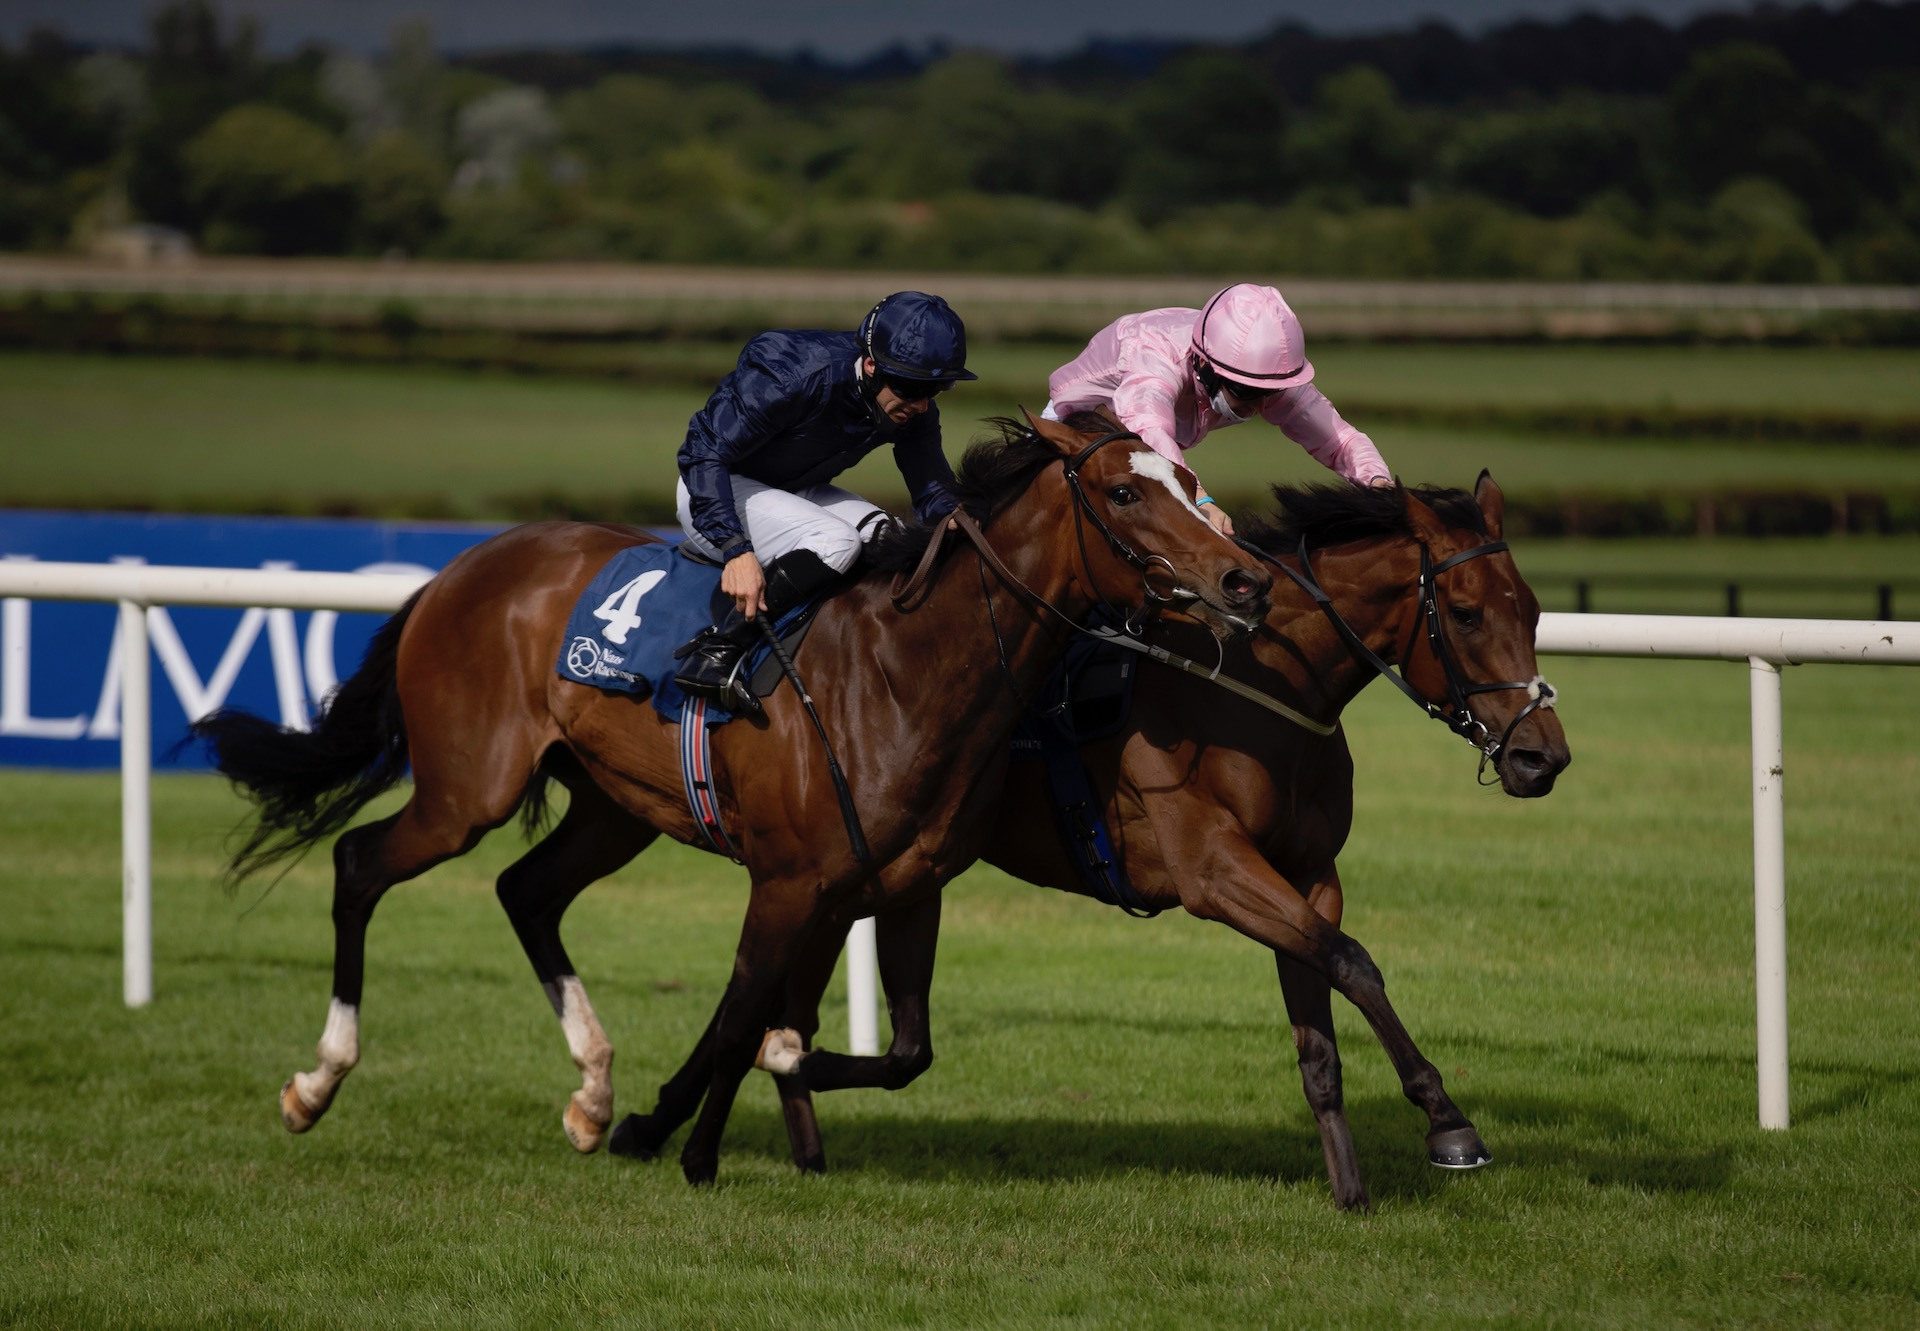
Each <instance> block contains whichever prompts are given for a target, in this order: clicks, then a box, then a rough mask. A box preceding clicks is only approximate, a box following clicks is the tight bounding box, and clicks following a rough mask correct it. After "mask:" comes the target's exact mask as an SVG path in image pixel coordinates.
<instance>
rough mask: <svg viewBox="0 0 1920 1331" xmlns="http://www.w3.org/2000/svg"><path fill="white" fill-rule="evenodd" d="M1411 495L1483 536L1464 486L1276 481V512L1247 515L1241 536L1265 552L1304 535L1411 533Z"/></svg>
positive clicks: (1321, 540) (1336, 539)
mask: <svg viewBox="0 0 1920 1331" xmlns="http://www.w3.org/2000/svg"><path fill="white" fill-rule="evenodd" d="M1408 495H1412V496H1413V497H1414V498H1415V499H1418V500H1419V501H1420V502H1421V503H1423V504H1425V505H1426V506H1427V507H1429V508H1431V509H1432V510H1433V511H1434V512H1435V513H1437V514H1438V515H1439V516H1440V520H1441V521H1442V522H1444V523H1446V524H1447V525H1448V526H1449V527H1463V528H1466V529H1467V530H1469V531H1472V532H1476V533H1478V534H1479V535H1482V536H1485V535H1486V534H1487V528H1486V518H1485V517H1484V516H1483V515H1482V514H1481V512H1480V505H1479V504H1478V503H1476V502H1475V501H1474V498H1473V496H1472V495H1470V494H1468V493H1467V492H1466V491H1465V490H1451V489H1447V488H1445V487H1443V486H1438V485H1402V484H1400V483H1399V482H1398V481H1396V482H1394V484H1392V485H1391V486H1384V485H1380V486H1375V485H1348V484H1345V483H1336V484H1332V485H1276V486H1274V487H1273V498H1274V501H1275V502H1276V503H1278V504H1279V505H1280V510H1279V512H1277V513H1276V514H1274V515H1273V516H1272V517H1271V518H1258V517H1256V518H1249V519H1248V520H1247V522H1246V524H1245V527H1244V529H1243V531H1242V535H1244V536H1245V537H1246V539H1247V540H1249V541H1251V542H1253V544H1255V545H1257V546H1259V547H1260V548H1261V549H1262V550H1265V551H1266V552H1267V553H1268V554H1274V555H1284V554H1292V553H1293V552H1294V551H1295V550H1297V549H1299V548H1300V542H1301V540H1302V539H1304V540H1305V541H1306V543H1307V545H1308V546H1310V547H1318V546H1327V545H1344V544H1346V543H1347V542H1349V541H1365V540H1373V539H1377V538H1380V537H1393V536H1411V535H1413V528H1412V527H1411V526H1410V525H1409V524H1408V522H1407V506H1406V496H1408Z"/></svg>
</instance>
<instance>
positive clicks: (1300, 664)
mask: <svg viewBox="0 0 1920 1331" xmlns="http://www.w3.org/2000/svg"><path fill="white" fill-rule="evenodd" d="M1313 573H1314V576H1315V578H1317V579H1318V581H1319V583H1320V586H1321V588H1322V589H1323V590H1324V591H1325V592H1326V593H1327V595H1328V596H1329V597H1330V598H1331V599H1332V601H1333V608H1334V609H1335V610H1336V611H1338V612H1339V615H1340V617H1341V618H1342V619H1344V620H1345V621H1346V622H1347V626H1348V627H1349V628H1351V629H1352V630H1353V632H1354V634H1355V636H1357V637H1358V638H1359V639H1360V641H1361V642H1363V643H1365V644H1366V645H1367V647H1368V649H1369V650H1371V651H1372V652H1373V653H1374V654H1375V655H1377V656H1379V657H1380V658H1382V659H1383V660H1385V661H1387V662H1389V663H1390V664H1397V663H1398V662H1399V658H1400V653H1401V651H1402V649H1403V648H1404V647H1405V645H1406V635H1407V627H1408V619H1407V616H1408V614H1409V613H1411V612H1412V610H1413V597H1412V595H1411V591H1412V587H1413V584H1414V582H1415V580H1416V578H1417V572H1416V568H1415V565H1414V559H1413V553H1412V548H1411V547H1406V548H1404V549H1403V548H1401V543H1398V542H1395V543H1391V544H1387V543H1383V542H1380V541H1362V542H1355V543H1353V544H1351V545H1344V546H1336V547H1334V548H1333V549H1330V550H1326V551H1321V552H1317V553H1316V554H1315V555H1314V558H1313ZM1274 591H1275V597H1276V599H1280V598H1281V597H1287V599H1288V600H1289V601H1290V603H1292V604H1293V605H1294V607H1295V609H1294V615H1293V617H1292V618H1291V619H1290V620H1288V621H1287V622H1286V624H1285V625H1284V626H1283V627H1281V628H1280V629H1279V636H1280V638H1281V639H1282V641H1279V642H1275V641H1272V640H1270V639H1269V638H1267V637H1266V636H1265V635H1261V636H1259V637H1256V638H1255V639H1254V645H1253V653H1254V658H1255V660H1257V661H1258V662H1259V663H1260V665H1261V666H1262V667H1263V668H1265V669H1267V670H1270V671H1273V672H1275V673H1276V674H1279V675H1280V676H1282V677H1283V678H1285V679H1286V680H1287V681H1288V683H1289V685H1291V687H1292V688H1293V689H1294V691H1295V692H1297V693H1298V694H1299V695H1300V696H1301V697H1303V698H1305V699H1307V700H1308V701H1310V702H1313V703H1317V704H1319V705H1320V706H1321V707H1322V708H1323V709H1325V710H1323V711H1321V712H1319V713H1316V714H1317V715H1320V716H1321V717H1322V718H1323V719H1325V720H1329V721H1331V720H1332V719H1333V718H1334V717H1336V716H1338V715H1339V714H1340V712H1342V711H1344V710H1345V709H1346V706H1347V704H1348V703H1350V702H1352V701H1353V700H1354V698H1355V697H1357V696H1358V695H1359V693H1360V690H1362V689H1364V688H1365V687H1366V686H1367V685H1368V684H1369V683H1371V682H1372V681H1373V679H1374V669H1373V667H1372V666H1370V665H1368V664H1367V663H1366V662H1365V661H1363V660H1361V659H1360V658H1359V657H1358V656H1356V655H1355V654H1354V652H1353V649H1352V648H1351V647H1350V646H1348V644H1347V640H1346V638H1345V637H1344V636H1343V635H1342V634H1341V633H1340V631H1339V630H1338V629H1337V628H1335V627H1334V625H1333V622H1332V621H1331V620H1330V619H1328V618H1327V615H1326V612H1325V611H1323V610H1322V609H1321V608H1320V606H1319V604H1318V603H1317V602H1315V601H1314V600H1313V598H1312V597H1310V596H1308V595H1307V594H1306V593H1305V592H1304V591H1302V590H1300V589H1299V587H1298V586H1297V585H1296V584H1295V583H1294V582H1293V580H1292V579H1291V578H1288V577H1286V576H1285V575H1282V576H1280V577H1278V578H1276V579H1275V580H1274ZM1288 592H1291V596H1288V595H1287V594H1288ZM1267 622H1268V623H1269V624H1271V623H1272V622H1273V620H1272V617H1271V616H1270V617H1269V619H1268V621H1267Z"/></svg>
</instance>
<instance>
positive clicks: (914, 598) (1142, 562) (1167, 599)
mask: <svg viewBox="0 0 1920 1331" xmlns="http://www.w3.org/2000/svg"><path fill="white" fill-rule="evenodd" d="M1139 437H1140V436H1139V435H1137V434H1134V433H1133V432H1132V431H1130V430H1109V431H1108V432H1107V433H1105V434H1103V435H1101V436H1100V437H1099V438H1098V439H1095V440H1094V441H1093V442H1091V443H1089V444H1088V445H1087V446H1086V447H1085V448H1083V449H1081V450H1080V451H1079V452H1078V453H1075V454H1074V455H1073V456H1072V457H1071V458H1067V459H1064V460H1063V463H1062V465H1063V466H1064V467H1065V469H1066V477H1067V485H1068V487H1069V488H1070V489H1071V490H1072V491H1073V499H1074V505H1073V532H1074V538H1075V540H1076V541H1077V542H1078V543H1079V546H1080V564H1081V567H1083V568H1086V569H1087V570H1088V571H1089V578H1088V582H1089V585H1091V582H1092V578H1091V569H1092V565H1091V562H1090V561H1089V559H1088V557H1087V542H1086V533H1085V531H1084V529H1083V528H1082V526H1081V518H1082V515H1083V514H1084V516H1085V519H1086V521H1088V522H1091V523H1092V524H1093V525H1094V528H1095V530H1097V531H1098V532H1099V533H1100V534H1101V535H1102V536H1104V537H1106V538H1107V544H1108V545H1109V546H1110V547H1112V549H1113V552H1114V553H1115V554H1117V555H1119V556H1120V558H1121V559H1122V560H1123V561H1125V562H1126V563H1127V564H1129V565H1131V566H1132V567H1133V568H1135V569H1138V570H1139V571H1140V574H1141V586H1142V587H1143V588H1144V589H1145V591H1146V600H1145V604H1144V607H1143V609H1144V614H1143V613H1141V612H1135V613H1134V614H1129V615H1126V616H1122V615H1120V614H1118V613H1117V612H1116V613H1115V614H1114V618H1115V619H1122V618H1124V620H1125V622H1126V625H1127V631H1128V633H1130V634H1132V635H1133V636H1135V637H1138V636H1139V634H1140V633H1142V632H1143V631H1144V630H1145V627H1146V625H1145V621H1146V619H1148V618H1151V617H1152V616H1153V615H1155V614H1157V613H1158V612H1159V608H1160V607H1161V606H1163V605H1171V604H1173V603H1174V602H1176V601H1180V600H1192V599H1194V598H1195V594H1194V593H1193V592H1190V591H1187V590H1186V589H1185V588H1183V587H1180V586H1179V585H1178V583H1177V582H1175V584H1174V586H1173V587H1172V589H1171V590H1170V591H1168V592H1165V593H1163V592H1161V591H1160V590H1159V589H1158V588H1156V587H1155V586H1154V585H1153V575H1154V574H1155V573H1156V572H1158V571H1164V572H1165V573H1166V574H1167V575H1168V576H1169V578H1177V577H1178V575H1177V574H1176V573H1175V571H1174V567H1173V563H1172V561H1171V560H1169V559H1168V558H1167V557H1166V556H1165V555H1142V554H1141V553H1140V552H1139V551H1137V550H1135V549H1134V548H1133V547H1132V546H1130V545H1128V544H1127V543H1126V542H1125V541H1124V540H1122V539H1121V538H1120V536H1119V535H1118V534H1117V533H1116V532H1115V531H1114V530H1113V528H1111V527H1109V526H1108V525H1107V524H1106V521H1105V520H1104V519H1103V518H1101V516H1100V514H1099V511H1098V510H1097V509H1095V508H1094V506H1093V503H1092V501H1091V500H1089V499H1088V498H1087V495H1086V491H1084V490H1082V489H1081V488H1080V468H1081V467H1083V466H1085V465H1086V463H1087V460H1088V459H1089V458H1091V457H1092V456H1093V455H1094V454H1095V453H1097V452H1098V451H1099V450H1100V449H1102V448H1105V447H1106V446H1107V445H1108V444H1110V443H1112V442H1114V441H1115V440H1116V439H1138V438H1139ZM952 531H959V532H961V533H962V534H963V535H965V536H966V538H967V539H968V540H969V541H971V542H973V547H974V549H975V550H976V551H977V552H978V553H979V555H980V558H981V559H982V560H983V561H984V562H985V563H986V565H987V567H988V568H991V569H992V570H993V572H994V575H995V576H996V577H998V578H999V579H1000V581H1002V582H1003V583H1005V584H1006V585H1007V586H1008V587H1010V588H1012V589H1013V591H1014V592H1016V593H1017V594H1018V595H1019V596H1020V598H1021V599H1022V600H1024V601H1025V602H1026V603H1027V604H1028V605H1030V606H1033V607H1034V608H1035V609H1039V610H1045V611H1047V612H1048V613H1049V614H1051V615H1052V616H1053V617H1054V618H1056V619H1058V620H1059V621H1060V622H1061V623H1062V624H1065V625H1066V626H1067V627H1068V628H1070V629H1072V630H1073V631H1074V632H1075V633H1081V634H1085V635H1087V636H1089V637H1097V638H1101V640H1102V641H1105V635H1104V634H1100V633H1095V632H1094V631H1093V630H1091V629H1088V628H1084V627H1082V626H1081V625H1079V624H1077V623H1075V622H1074V621H1073V620H1072V619H1071V618H1069V617H1068V616H1067V615H1066V614H1064V613H1062V612H1061V610H1060V609H1059V608H1058V607H1056V606H1055V605H1054V604H1053V603H1052V602H1051V601H1048V600H1047V599H1046V598H1045V597H1043V596H1041V595H1040V594H1039V593H1038V592H1036V591H1034V590H1033V588H1031V587H1029V586H1027V584H1026V583H1024V582H1022V581H1021V580H1020V578H1019V576H1018V575H1016V574H1015V573H1014V571H1013V570H1012V569H1010V568H1008V567H1007V566H1006V564H1005V563H1003V562H1002V561H1001V559H1000V556H999V555H997V554H995V553H994V550H993V545H992V543H991V542H989V541H988V540H987V534H986V533H985V532H984V531H982V530H981V528H980V524H979V523H978V522H977V521H975V520H974V518H973V515H972V514H970V513H968V512H967V511H966V510H965V509H955V510H954V511H953V512H952V513H950V514H948V515H947V518H946V520H945V521H944V522H942V523H941V524H940V527H939V529H938V530H937V531H936V532H935V533H934V536H933V539H932V540H930V541H928V542H927V548H926V550H925V551H924V552H923V553H922V554H921V556H920V562H919V564H918V565H916V566H915V568H914V570H913V573H912V574H911V575H910V576H908V577H907V578H906V579H905V580H904V581H902V580H901V579H900V578H899V577H898V576H897V575H896V576H895V578H894V581H893V587H892V589H891V592H890V595H891V597H892V600H893V607H894V609H896V610H899V611H901V612H903V613H905V612H909V611H912V610H917V609H919V608H920V606H921V605H922V604H923V603H924V602H925V601H926V597H927V589H928V587H929V585H930V584H931V582H932V580H933V571H934V567H935V565H936V564H937V563H938V562H939V558H940V551H941V549H942V548H943V547H944V546H945V544H946V540H947V535H948V533H949V532H952ZM1109 609H1111V607H1109ZM1108 632H1111V630H1108ZM996 636H997V635H996Z"/></svg>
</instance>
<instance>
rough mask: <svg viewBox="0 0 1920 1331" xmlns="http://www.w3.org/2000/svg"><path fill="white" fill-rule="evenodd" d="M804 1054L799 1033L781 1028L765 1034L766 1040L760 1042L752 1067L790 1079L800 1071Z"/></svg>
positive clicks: (804, 1050)
mask: <svg viewBox="0 0 1920 1331" xmlns="http://www.w3.org/2000/svg"><path fill="white" fill-rule="evenodd" d="M806 1054H807V1050H806V1046H805V1045H804V1044H802V1043H801V1040H800V1032H799V1031H795V1030H789V1029H787V1028H785V1027H782V1028H781V1029H779V1030H776V1031H768V1032H767V1036H766V1038H765V1039H764V1040H762V1041H761V1042H760V1052H759V1053H758V1054H756V1055H755V1056H754V1060H753V1065H754V1066H755V1067H756V1068H763V1069H765V1070H766V1071H768V1072H771V1073H772V1074H773V1075H774V1076H776V1077H791V1076H792V1075H793V1074H794V1073H795V1072H797V1071H799V1070H800V1060H801V1059H802V1058H805V1057H806Z"/></svg>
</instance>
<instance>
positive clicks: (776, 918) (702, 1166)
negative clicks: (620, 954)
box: [680, 880, 833, 1185]
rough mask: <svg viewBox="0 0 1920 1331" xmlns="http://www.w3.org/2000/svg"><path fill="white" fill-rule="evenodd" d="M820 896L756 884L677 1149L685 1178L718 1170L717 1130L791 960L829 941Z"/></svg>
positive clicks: (780, 997)
mask: <svg viewBox="0 0 1920 1331" xmlns="http://www.w3.org/2000/svg"><path fill="white" fill-rule="evenodd" d="M818 903H819V899H818V897H817V895H816V894H815V891H814V889H813V886H812V885H811V884H806V883H802V882H798V881H793V880H787V881H778V880H776V881H774V882H757V883H755V884H754V888H753V900H752V902H751V903H750V904H749V905H748V907H747V919H746V923H745V924H744V925H743V926H742V928H741V931H740V946H739V948H738V950H737V951H736V952H735V954H734V961H733V978H732V979H731V980H730V981H729V982H728V984H727V992H726V996H725V997H724V998H722V999H721V1000H720V1010H719V1011H718V1012H717V1013H715V1014H714V1024H713V1028H712V1033H711V1036H710V1037H709V1038H710V1039H711V1042H712V1052H711V1065H712V1070H713V1075H712V1078H711V1079H710V1080H709V1082H708V1083H707V1091H706V1096H705V1098H704V1099H703V1100H702V1101H701V1104H700V1113H699V1115H698V1116H697V1117H696V1118H695V1119H694V1123H693V1131H692V1132H690V1133H688V1134H687V1142H686V1145H685V1146H683V1147H682V1148H681V1150H680V1170H681V1172H682V1173H683V1174H685V1175H686V1179H687V1182H689V1183H692V1184H695V1185H698V1184H702V1183H711V1182H713V1180H714V1178H715V1177H716V1176H717V1175H718V1173H719V1168H720V1138H721V1135H722V1134H723V1133H724V1132H725V1131H726V1126H727V1119H728V1117H729V1116H730V1115H731V1114H732V1112H733V1102H734V1099H735V1097H736V1096H738V1095H739V1093H740V1083H741V1081H742V1080H743V1079H745V1077H746V1075H747V1073H748V1072H749V1071H751V1070H752V1068H753V1062H754V1056H755V1054H756V1053H757V1051H758V1050H759V1049H760V1047H761V1045H762V1044H763V1043H764V1041H765V1039H766V1033H767V1028H768V1027H769V1026H771V1025H772V1024H773V1021H774V1019H775V1018H776V1017H778V1016H779V1015H780V1014H781V1011H782V1005H783V1004H784V1002H785V999H786V994H787V982H788V977H789V975H790V973H791V970H792V967H793V965H794V963H795V961H796V960H797V959H798V958H799V957H801V956H802V955H804V954H805V952H806V951H807V950H808V949H811V948H814V947H820V946H831V945H832V938H833V935H832V930H831V928H830V927H823V926H825V925H828V924H830V921H828V920H824V919H823V918H822V916H821V914H820V911H819V904H818ZM696 1057H697V1055H696Z"/></svg>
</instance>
